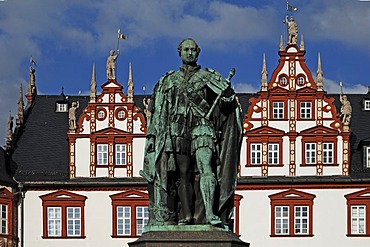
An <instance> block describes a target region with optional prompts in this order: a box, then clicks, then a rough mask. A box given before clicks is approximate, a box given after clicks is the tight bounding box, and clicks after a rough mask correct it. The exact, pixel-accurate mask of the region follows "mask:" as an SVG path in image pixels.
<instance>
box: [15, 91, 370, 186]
mask: <svg viewBox="0 0 370 247" xmlns="http://www.w3.org/2000/svg"><path fill="white" fill-rule="evenodd" d="M328 96H329V97H330V96H333V97H334V98H335V102H334V103H335V105H336V107H337V111H338V112H340V107H341V104H340V102H339V95H328ZM364 96H365V94H361V95H360V94H350V95H347V98H348V99H349V100H350V102H351V104H352V109H353V113H352V120H351V126H350V127H351V129H352V131H353V132H352V134H351V170H350V176H349V177H347V176H332V177H326V176H322V177H316V176H312V177H293V178H292V177H272V176H271V177H270V176H269V177H267V178H263V179H261V178H256V177H243V178H241V179H240V180H239V183H242V184H260V183H308V182H315V183H323V182H328V181H331V182H333V183H335V182H345V183H347V182H348V183H355V182H356V181H357V182H370V169H369V168H365V167H364V166H363V162H362V154H361V150H358V144H359V143H360V141H361V140H363V139H366V138H369V137H370V130H369V127H368V125H370V111H362V110H361V107H362V103H361V101H362V99H363V97H364ZM251 97H257V94H250V93H242V94H238V98H239V101H240V103H241V105H242V108H243V113H242V114H243V117H244V116H245V114H246V112H247V109H248V106H249V99H250V98H251ZM143 98H144V96H143V95H135V104H136V105H137V106H138V107H140V108H141V109H143V104H142V100H143ZM64 99H65V98H64V95H37V96H36V98H35V100H34V102H33V104H32V105H31V106H30V107H29V108H28V109H27V111H26V113H25V121H24V125H23V127H22V128H21V129H18V130H17V131H16V142H15V144H14V146H13V151H12V153H11V158H12V161H13V163H14V164H13V167H12V168H13V171H14V176H15V178H16V179H17V180H18V181H21V182H24V183H26V184H33V185H38V186H43V185H45V186H46V185H47V186H50V185H51V184H59V185H67V184H69V185H74V186H77V185H79V186H82V185H85V186H92V187H93V186H100V185H102V184H104V185H106V186H115V185H119V184H121V185H127V186H128V185H131V186H133V185H145V181H144V180H143V179H141V178H115V179H111V178H74V179H69V175H68V140H67V131H68V112H65V113H58V112H55V104H56V102H57V101H60V100H64ZM65 100H67V101H68V102H70V103H71V102H73V101H79V102H80V107H79V108H78V110H77V113H76V117H79V116H80V115H81V113H82V111H83V109H84V108H85V107H86V106H87V104H88V100H89V97H88V96H69V97H68V99H65Z"/></svg>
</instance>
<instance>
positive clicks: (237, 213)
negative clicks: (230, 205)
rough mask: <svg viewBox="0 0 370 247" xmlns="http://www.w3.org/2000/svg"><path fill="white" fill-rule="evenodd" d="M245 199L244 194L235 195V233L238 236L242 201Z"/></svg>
mask: <svg viewBox="0 0 370 247" xmlns="http://www.w3.org/2000/svg"><path fill="white" fill-rule="evenodd" d="M241 199H243V196H241V195H238V194H235V195H234V213H235V214H234V227H235V229H234V231H233V232H234V233H235V234H236V235H238V236H240V234H239V226H240V201H241Z"/></svg>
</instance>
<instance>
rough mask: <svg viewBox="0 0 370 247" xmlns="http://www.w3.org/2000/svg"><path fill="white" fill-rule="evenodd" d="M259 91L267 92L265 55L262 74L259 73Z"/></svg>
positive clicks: (264, 56)
mask: <svg viewBox="0 0 370 247" xmlns="http://www.w3.org/2000/svg"><path fill="white" fill-rule="evenodd" d="M261 75H262V78H261V89H262V91H267V75H268V74H267V69H266V55H265V53H263V63H262V72H261Z"/></svg>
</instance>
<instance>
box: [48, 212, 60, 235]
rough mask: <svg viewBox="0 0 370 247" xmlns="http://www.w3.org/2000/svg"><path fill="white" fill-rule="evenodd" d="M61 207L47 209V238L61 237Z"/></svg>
mask: <svg viewBox="0 0 370 247" xmlns="http://www.w3.org/2000/svg"><path fill="white" fill-rule="evenodd" d="M61 211H62V209H61V207H48V208H47V214H48V220H47V222H48V236H53V237H60V236H61V235H62V230H61V229H62V227H61V226H62V224H61V223H62V215H61Z"/></svg>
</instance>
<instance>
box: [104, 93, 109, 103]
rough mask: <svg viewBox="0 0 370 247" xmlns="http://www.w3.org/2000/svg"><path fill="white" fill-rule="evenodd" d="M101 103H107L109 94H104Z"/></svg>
mask: <svg viewBox="0 0 370 247" xmlns="http://www.w3.org/2000/svg"><path fill="white" fill-rule="evenodd" d="M102 103H109V94H105V95H104V96H103V98H102Z"/></svg>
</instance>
